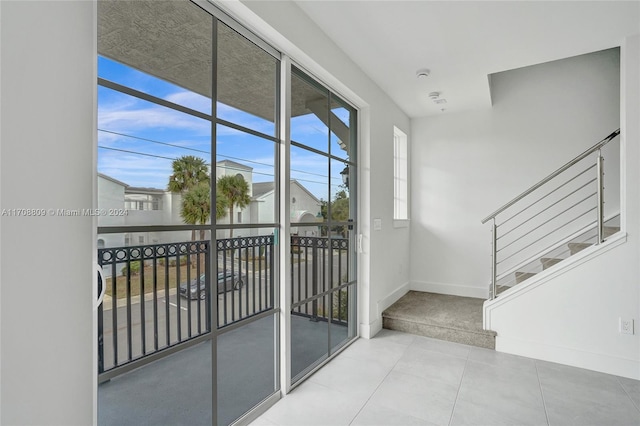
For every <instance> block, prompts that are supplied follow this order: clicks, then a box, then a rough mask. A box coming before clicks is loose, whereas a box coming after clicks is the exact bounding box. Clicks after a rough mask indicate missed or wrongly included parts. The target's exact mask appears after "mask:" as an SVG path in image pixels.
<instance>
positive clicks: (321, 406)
mask: <svg viewBox="0 0 640 426" xmlns="http://www.w3.org/2000/svg"><path fill="white" fill-rule="evenodd" d="M261 425H271V426H272V425H296V426H297V425H327V426H328V425H385V426H386V425H456V426H457V425H487V426H489V425H491V426H493V425H579V426H588V425H594V426H613V425H621V426H632V425H640V381H637V380H630V379H626V378H622V377H617V376H611V375H608V374H603V373H597V372H594V371H589V370H583V369H580V368H574V367H568V366H564V365H560V364H553V363H550V362H545V361H538V360H534V359H530V358H523V357H519V356H514V355H508V354H503V353H499V352H495V351H491V350H487V349H481V348H476V347H472V346H466V345H461V344H457V343H450V342H444V341H440V340H434V339H429V338H426V337H419V336H413V335H410V334H405V333H401V332H396V331H390V330H382V331H381V332H380V333H379V334H378V335H377V336H376V337H375V338H373V339H370V340H366V339H359V340H357V341H356V342H355V343H353V344H352V345H351V346H350V347H349V348H347V349H346V350H345V351H344V352H342V353H341V354H340V355H339V356H338V357H336V358H335V359H334V360H333V361H331V362H330V363H329V364H327V365H326V366H325V367H324V368H322V369H321V370H320V371H318V372H317V373H315V374H314V375H313V376H311V377H310V378H309V379H308V380H307V381H306V382H305V383H303V384H301V385H300V386H298V387H297V388H296V389H294V390H293V391H292V392H291V393H290V394H289V395H287V396H286V397H284V398H283V399H281V400H280V401H278V402H277V403H276V404H275V405H274V406H273V407H271V408H270V409H269V410H268V411H267V412H266V413H264V414H263V415H262V416H261V417H259V418H258V419H257V420H256V421H254V422H253V423H252V426H261Z"/></svg>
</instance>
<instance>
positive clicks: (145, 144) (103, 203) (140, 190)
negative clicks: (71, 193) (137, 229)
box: [98, 87, 211, 226]
mask: <svg viewBox="0 0 640 426" xmlns="http://www.w3.org/2000/svg"><path fill="white" fill-rule="evenodd" d="M210 127H211V126H210V122H209V121H207V120H203V119H200V118H197V117H193V116H191V115H188V114H184V113H181V112H178V111H175V110H172V109H170V108H165V107H162V106H159V105H156V104H153V103H150V102H147V101H143V100H140V99H137V98H134V97H132V96H129V95H126V94H123V93H120V92H117V91H114V90H111V89H107V88H105V87H99V90H98V209H99V211H100V214H98V226H138V225H180V224H184V223H189V224H204V223H207V222H208V221H209V214H208V213H209V207H208V206H209V205H210V202H209V199H210V195H209V165H208V159H209V158H210V154H209V153H210V146H211V130H210ZM189 175H195V176H197V179H188V180H185V178H187V177H188V176H189ZM172 178H173V179H174V180H176V183H177V184H178V185H175V184H172V185H170V181H171V180H172ZM188 193H190V194H189V195H188V196H187V194H188Z"/></svg>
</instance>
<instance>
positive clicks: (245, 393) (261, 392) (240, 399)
mask: <svg viewBox="0 0 640 426" xmlns="http://www.w3.org/2000/svg"><path fill="white" fill-rule="evenodd" d="M277 327H278V319H277V315H273V316H268V317H266V318H263V319H260V320H258V321H255V322H252V323H250V324H248V325H245V326H243V327H240V328H238V329H236V330H233V331H230V332H228V333H225V334H223V335H221V336H220V337H218V370H217V371H218V420H217V423H216V424H219V425H228V424H229V423H231V422H233V421H235V420H236V419H237V418H238V417H240V416H242V415H243V414H244V413H245V412H247V411H249V410H250V409H251V408H253V407H254V406H256V405H257V404H258V403H260V402H261V401H263V400H264V399H265V398H267V397H268V396H270V395H272V394H273V393H274V392H275V391H276V390H277V389H279V385H278V381H277V377H276V376H277V370H276V364H277V362H278V360H277V358H276V354H277V346H276V329H277Z"/></svg>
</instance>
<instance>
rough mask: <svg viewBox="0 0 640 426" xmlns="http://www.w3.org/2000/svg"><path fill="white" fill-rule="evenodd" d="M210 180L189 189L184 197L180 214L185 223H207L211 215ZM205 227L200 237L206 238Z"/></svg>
mask: <svg viewBox="0 0 640 426" xmlns="http://www.w3.org/2000/svg"><path fill="white" fill-rule="evenodd" d="M209 192H210V187H209V182H208V181H207V182H201V183H199V184H198V185H197V186H194V187H193V188H191V189H190V190H189V191H187V192H186V193H185V194H184V196H183V198H182V208H181V209H180V215H181V216H182V219H183V220H184V222H185V223H189V224H194V225H195V224H200V225H205V224H206V223H207V221H208V220H209V217H210V216H211V196H210V194H209ZM204 234H205V231H204V229H201V230H200V239H201V240H204V238H205V235H204Z"/></svg>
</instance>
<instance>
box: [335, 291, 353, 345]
mask: <svg viewBox="0 0 640 426" xmlns="http://www.w3.org/2000/svg"><path fill="white" fill-rule="evenodd" d="M352 288H354V286H353V285H352V286H348V287H346V288H342V289H340V290H338V291H335V292H333V293H332V294H331V301H332V303H331V309H332V312H331V352H332V353H333V352H334V351H335V350H337V349H338V348H339V347H340V346H342V345H343V344H344V343H346V342H347V341H348V340H350V339H351V338H352V337H354V334H353V332H352V330H353V329H354V327H350V319H349V318H350V316H349V312H350V304H349V299H350V297H353V296H355V293H354V292H353V291H351V289H352Z"/></svg>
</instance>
